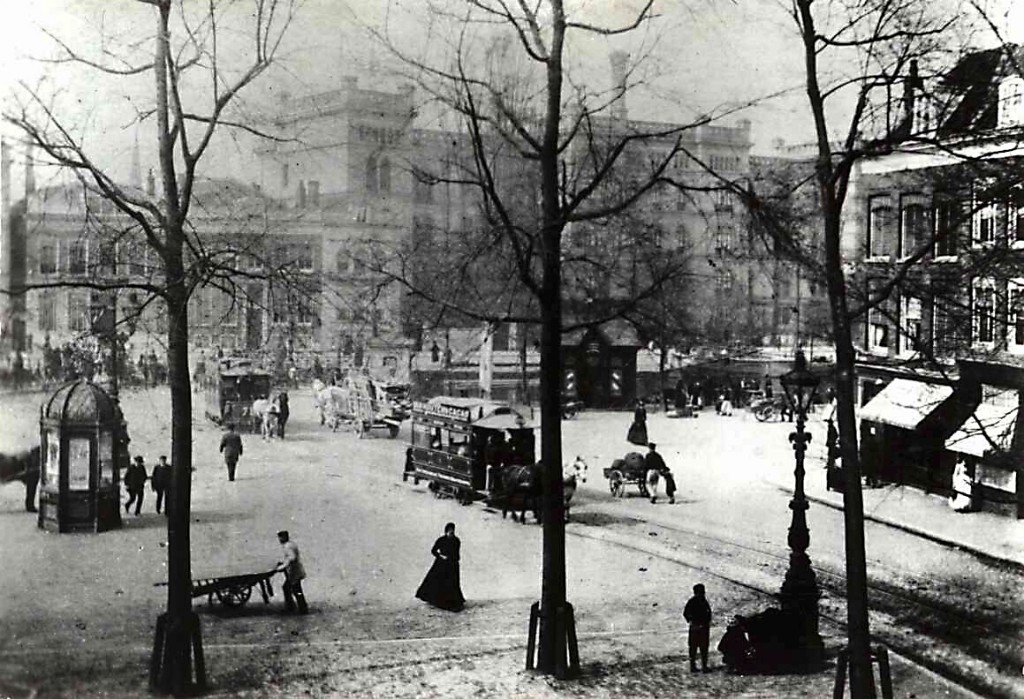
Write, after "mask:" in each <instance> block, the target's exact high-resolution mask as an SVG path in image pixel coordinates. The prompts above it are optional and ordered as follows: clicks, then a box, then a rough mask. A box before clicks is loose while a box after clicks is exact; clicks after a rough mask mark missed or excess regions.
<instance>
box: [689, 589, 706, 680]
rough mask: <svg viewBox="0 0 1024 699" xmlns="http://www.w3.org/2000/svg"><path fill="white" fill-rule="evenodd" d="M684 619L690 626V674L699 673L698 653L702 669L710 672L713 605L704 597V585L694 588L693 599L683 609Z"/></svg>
mask: <svg viewBox="0 0 1024 699" xmlns="http://www.w3.org/2000/svg"><path fill="white" fill-rule="evenodd" d="M683 618H684V619H686V623H688V624H689V625H690V630H689V632H688V634H687V645H688V646H689V654H690V672H697V653H698V652H699V653H700V664H701V669H702V670H703V671H704V672H707V671H708V644H709V643H710V639H711V605H710V604H708V600H707V598H706V597H705V596H704V585H702V584H701V583H697V584H696V585H694V586H693V597H691V598H690V600H689V601H688V602H687V603H686V606H685V607H684V608H683Z"/></svg>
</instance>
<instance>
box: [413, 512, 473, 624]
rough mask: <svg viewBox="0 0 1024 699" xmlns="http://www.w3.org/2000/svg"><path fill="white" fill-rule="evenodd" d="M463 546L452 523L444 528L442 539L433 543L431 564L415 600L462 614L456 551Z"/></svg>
mask: <svg viewBox="0 0 1024 699" xmlns="http://www.w3.org/2000/svg"><path fill="white" fill-rule="evenodd" d="M461 547H462V542H461V541H459V537H457V536H455V523H454V522H448V524H446V525H444V536H442V537H440V538H439V539H438V540H437V541H435V542H434V546H433V548H431V549H430V553H431V554H433V556H434V564H433V565H431V566H430V570H428V571H427V575H426V577H425V578H423V582H422V583H420V587H419V589H418V590H416V596H417V597H418V598H419V599H421V600H423V601H424V602H429V603H430V604H432V605H434V606H435V607H440V608H441V609H447V610H449V611H452V612H458V611H461V610H462V607H463V606H464V605H465V604H466V598H465V597H463V596H462V585H461V584H460V582H459V550H460V549H461Z"/></svg>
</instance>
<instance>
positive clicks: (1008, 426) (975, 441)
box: [946, 393, 1018, 458]
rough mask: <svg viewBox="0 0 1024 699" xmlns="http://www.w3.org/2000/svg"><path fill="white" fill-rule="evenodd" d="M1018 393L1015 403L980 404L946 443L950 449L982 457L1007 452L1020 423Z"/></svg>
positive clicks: (989, 401)
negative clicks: (995, 451) (990, 453)
mask: <svg viewBox="0 0 1024 699" xmlns="http://www.w3.org/2000/svg"><path fill="white" fill-rule="evenodd" d="M1016 398H1017V394H1016V393H1013V394H1012V400H1010V401H1006V400H987V401H984V402H982V403H981V404H980V405H978V407H977V408H975V409H974V413H972V414H971V415H970V416H969V417H968V418H967V419H966V420H965V421H964V424H963V425H961V426H960V428H959V429H958V430H957V431H956V432H954V433H953V434H952V436H950V438H949V439H947V440H946V448H947V449H949V450H951V451H956V452H960V453H961V454H970V455H971V456H977V457H978V458H982V457H984V456H985V454H986V452H989V451H992V450H993V449H999V450H1003V451H1006V450H1008V449H1009V448H1010V445H1011V443H1012V442H1013V428H1014V426H1015V425H1016V424H1017V409H1018V407H1017V406H1018V404H1017V400H1016Z"/></svg>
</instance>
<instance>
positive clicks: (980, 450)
mask: <svg viewBox="0 0 1024 699" xmlns="http://www.w3.org/2000/svg"><path fill="white" fill-rule="evenodd" d="M960 373H961V376H960V382H961V387H960V390H961V391H962V392H963V394H964V395H965V396H968V397H970V398H971V399H973V403H972V409H971V411H970V413H969V414H968V415H966V416H965V418H964V419H963V420H962V421H961V422H960V424H959V426H958V427H957V429H956V430H955V431H954V432H953V433H952V434H951V435H950V436H949V438H948V439H946V442H945V447H946V449H947V450H948V451H949V454H950V459H951V460H952V461H953V462H961V463H962V464H963V466H964V467H965V468H966V471H967V474H968V476H969V477H970V482H971V487H970V497H971V501H972V502H971V508H970V509H973V510H986V511H990V512H997V513H1000V514H1006V515H1010V516H1015V517H1016V518H1017V519H1024V492H1022V489H1021V487H1020V483H1021V479H1020V477H1019V474H1020V471H1021V469H1022V468H1024V430H1022V428H1021V424H1020V423H1021V419H1020V416H1021V410H1020V406H1021V400H1022V391H1021V388H1022V387H1024V370H1022V369H1020V368H1018V367H1006V366H1000V365H995V364H990V363H981V362H970V361H965V362H961V372H960Z"/></svg>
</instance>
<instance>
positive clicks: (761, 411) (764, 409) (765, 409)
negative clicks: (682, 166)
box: [754, 405, 775, 422]
mask: <svg viewBox="0 0 1024 699" xmlns="http://www.w3.org/2000/svg"><path fill="white" fill-rule="evenodd" d="M774 413H775V408H774V407H773V406H771V405H762V406H761V407H760V408H758V409H757V412H755V413H754V417H756V418H757V421H758V422H768V420H771V419H772V415H773V414H774Z"/></svg>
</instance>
